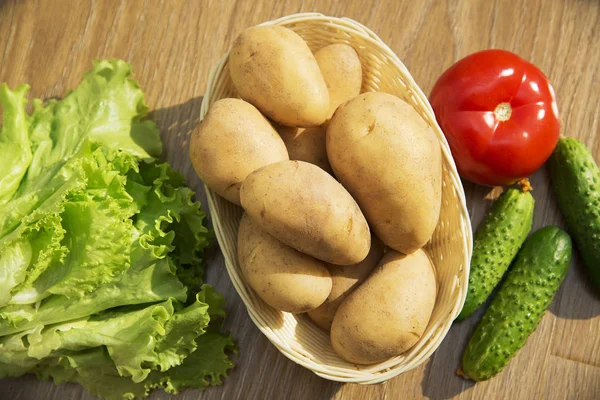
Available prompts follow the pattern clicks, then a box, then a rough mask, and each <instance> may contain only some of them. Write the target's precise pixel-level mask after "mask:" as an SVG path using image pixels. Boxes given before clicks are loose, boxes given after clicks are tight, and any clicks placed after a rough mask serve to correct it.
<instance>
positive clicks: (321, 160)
mask: <svg viewBox="0 0 600 400" xmlns="http://www.w3.org/2000/svg"><path fill="white" fill-rule="evenodd" d="M276 129H277V132H279V136H281V139H283V142H284V143H285V147H286V148H287V151H288V153H289V156H290V160H297V161H306V162H308V163H311V164H314V165H316V166H318V167H321V168H322V169H323V170H324V171H326V172H328V173H329V174H333V171H332V170H331V166H330V165H329V161H328V160H327V149H326V148H325V128H324V127H322V126H315V127H313V128H291V127H288V126H278V127H276Z"/></svg>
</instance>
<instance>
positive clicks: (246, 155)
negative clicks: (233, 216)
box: [190, 99, 288, 205]
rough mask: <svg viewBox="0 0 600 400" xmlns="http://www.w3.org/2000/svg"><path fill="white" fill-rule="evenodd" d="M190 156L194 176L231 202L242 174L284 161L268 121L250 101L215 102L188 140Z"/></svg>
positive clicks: (236, 197) (237, 194)
mask: <svg viewBox="0 0 600 400" xmlns="http://www.w3.org/2000/svg"><path fill="white" fill-rule="evenodd" d="M190 158H191V160H192V165H193V166H194V169H195V170H196V173H197V174H198V176H199V177H200V178H201V179H202V180H203V181H204V183H205V184H206V185H207V186H208V187H210V188H211V189H212V190H214V191H215V192H217V193H218V194H220V195H221V196H223V197H224V198H226V199H227V200H229V201H231V202H232V203H235V204H238V205H239V204H241V203H240V187H241V185H242V181H243V180H244V179H245V178H246V176H247V175H248V174H249V173H251V172H253V171H254V170H256V169H258V168H260V167H263V166H265V165H268V164H271V163H274V162H278V161H282V160H287V159H288V153H287V150H286V148H285V144H284V143H283V140H281V137H279V135H278V134H277V132H276V131H275V129H273V127H272V126H271V124H270V123H269V121H268V120H267V119H266V118H265V117H264V116H263V115H262V114H261V113H260V112H259V111H258V110H257V109H256V107H254V106H253V105H252V104H250V103H246V102H245V101H243V100H239V99H222V100H219V101H216V102H215V103H214V104H213V105H212V106H211V107H210V110H209V111H208V114H206V116H205V117H204V119H203V120H202V123H201V124H200V126H199V127H198V128H196V130H194V132H193V133H192V137H191V139H190Z"/></svg>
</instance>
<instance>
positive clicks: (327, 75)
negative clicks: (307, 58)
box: [315, 43, 362, 119]
mask: <svg viewBox="0 0 600 400" xmlns="http://www.w3.org/2000/svg"><path fill="white" fill-rule="evenodd" d="M315 58H316V59H317V63H318V64H319V68H320V69H321V73H322V74H323V78H324V79H325V83H326V84H327V90H329V112H328V115H327V119H329V118H331V116H332V115H333V113H334V112H335V110H336V109H337V108H338V107H339V106H340V104H342V103H345V102H347V101H348V100H350V99H352V98H354V97H356V96H358V95H359V94H360V87H361V86H362V67H361V65H360V59H359V58H358V54H356V50H354V48H353V47H352V46H349V45H347V44H344V43H336V44H330V45H329V46H325V47H323V48H322V49H320V50H319V51H317V52H316V53H315Z"/></svg>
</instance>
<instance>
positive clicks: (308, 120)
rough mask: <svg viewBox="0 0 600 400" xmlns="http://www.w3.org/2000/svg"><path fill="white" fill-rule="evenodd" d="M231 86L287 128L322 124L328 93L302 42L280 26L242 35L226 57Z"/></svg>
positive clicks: (264, 27) (258, 27)
mask: <svg viewBox="0 0 600 400" xmlns="http://www.w3.org/2000/svg"><path fill="white" fill-rule="evenodd" d="M229 71H230V74H231V80H232V81H233V85H234V86H235V88H236V90H237V92H238V94H239V95H240V97H241V98H242V99H244V100H246V101H248V102H250V103H252V104H254V105H255V106H256V107H257V108H258V109H259V110H260V111H261V112H262V113H263V114H265V115H266V116H268V117H269V118H270V119H272V120H274V121H276V122H278V123H280V124H282V125H286V126H299V127H310V126H317V125H320V124H322V123H323V122H325V119H326V118H327V112H328V109H329V92H328V91H327V85H326V84H325V80H324V79H323V75H322V74H321V71H320V70H319V65H318V64H317V61H316V60H315V57H314V56H313V54H312V53H311V51H310V49H309V47H308V45H307V44H306V42H305V41H304V40H303V39H302V38H301V37H300V36H298V34H297V33H295V32H294V31H292V30H290V29H287V28H284V27H281V26H257V27H253V28H248V29H246V30H245V31H244V32H242V33H241V34H240V35H239V36H238V37H237V39H236V40H235V42H234V43H233V46H232V48H231V51H230V53H229Z"/></svg>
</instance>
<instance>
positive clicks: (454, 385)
mask: <svg viewBox="0 0 600 400" xmlns="http://www.w3.org/2000/svg"><path fill="white" fill-rule="evenodd" d="M480 317H481V311H480V312H477V313H475V314H474V315H473V316H471V318H469V319H467V320H465V321H463V322H460V323H456V324H454V325H453V326H452V328H450V331H449V332H448V335H446V338H445V339H444V341H443V342H442V344H441V345H440V347H439V348H438V349H437V350H436V352H435V353H434V354H433V356H432V357H431V359H430V361H429V362H428V363H427V366H426V367H425V374H424V376H423V380H422V381H421V390H422V392H423V395H424V396H425V397H426V398H428V399H432V400H441V399H449V398H451V397H454V396H456V395H458V394H460V393H461V392H463V391H465V390H468V389H469V388H471V387H472V386H473V385H474V384H475V383H474V382H473V381H470V380H466V379H464V378H462V377H461V376H459V375H457V373H456V372H457V371H458V369H459V368H460V366H461V357H462V353H463V350H464V348H465V347H466V345H467V341H468V339H469V336H470V334H471V331H472V329H473V328H474V325H475V324H476V323H477V321H478V320H479V319H480Z"/></svg>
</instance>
